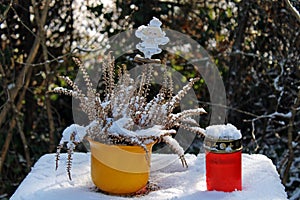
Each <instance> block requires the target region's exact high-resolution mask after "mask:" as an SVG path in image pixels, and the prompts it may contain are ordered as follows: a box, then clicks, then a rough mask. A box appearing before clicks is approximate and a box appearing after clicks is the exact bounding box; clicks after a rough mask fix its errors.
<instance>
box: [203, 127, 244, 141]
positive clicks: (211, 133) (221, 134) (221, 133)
mask: <svg viewBox="0 0 300 200" xmlns="http://www.w3.org/2000/svg"><path fill="white" fill-rule="evenodd" d="M206 135H207V136H208V137H211V138H217V139H226V140H238V139H241V138H242V134H241V132H240V131H239V130H238V129H237V128H236V127H235V126H234V125H232V124H226V125H223V124H222V125H212V126H208V127H207V128H206Z"/></svg>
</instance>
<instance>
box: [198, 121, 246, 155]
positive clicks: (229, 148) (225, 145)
mask: <svg viewBox="0 0 300 200" xmlns="http://www.w3.org/2000/svg"><path fill="white" fill-rule="evenodd" d="M204 148H205V149H206V150H207V151H210V152H214V153H233V152H237V151H240V150H242V148H243V147H242V135H241V132H240V131H239V130H238V129H237V128H236V127H235V126H233V125H232V124H226V125H212V126H209V127H207V128H206V137H205V139H204Z"/></svg>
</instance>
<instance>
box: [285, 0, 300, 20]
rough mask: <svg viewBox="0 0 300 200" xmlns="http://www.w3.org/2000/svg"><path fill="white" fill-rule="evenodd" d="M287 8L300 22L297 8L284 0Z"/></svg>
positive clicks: (287, 0)
mask: <svg viewBox="0 0 300 200" xmlns="http://www.w3.org/2000/svg"><path fill="white" fill-rule="evenodd" d="M285 3H286V4H287V7H288V9H289V10H290V11H291V12H292V14H293V15H294V16H295V17H296V19H297V21H298V22H300V14H299V12H298V10H297V9H296V8H295V7H294V6H293V5H292V4H291V2H290V1H289V0H285Z"/></svg>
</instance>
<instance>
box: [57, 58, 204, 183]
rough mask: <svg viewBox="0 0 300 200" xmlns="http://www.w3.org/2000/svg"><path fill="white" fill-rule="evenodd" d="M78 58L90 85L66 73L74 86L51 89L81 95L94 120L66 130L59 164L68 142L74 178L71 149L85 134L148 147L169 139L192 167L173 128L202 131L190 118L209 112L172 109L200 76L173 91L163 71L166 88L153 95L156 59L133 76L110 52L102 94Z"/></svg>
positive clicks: (60, 146) (86, 81) (110, 141)
mask: <svg viewBox="0 0 300 200" xmlns="http://www.w3.org/2000/svg"><path fill="white" fill-rule="evenodd" d="M74 62H75V63H76V64H77V65H78V66H79V69H80V70H81V71H82V74H83V79H84V82H85V85H86V87H87V90H86V91H83V90H81V89H80V88H79V87H78V86H77V85H76V83H74V82H73V81H71V80H70V79H69V78H68V77H65V76H63V77H61V78H62V79H64V80H65V82H66V83H67V84H68V85H69V86H70V87H71V88H70V89H68V88H62V87H57V88H55V89H54V90H53V91H52V92H55V93H59V94H66V95H70V96H72V97H73V98H75V99H78V100H79V102H80V103H79V107H80V108H81V110H82V111H83V112H84V113H86V115H87V118H88V119H89V124H88V125H87V126H80V125H77V124H73V125H71V126H69V127H68V128H66V129H65V130H64V132H63V136H62V139H61V141H60V143H59V145H58V147H57V156H56V168H57V167H58V161H59V156H60V150H61V149H62V148H63V147H64V145H66V147H67V149H68V161H67V172H68V175H69V178H70V179H71V172H70V171H71V164H72V153H73V151H74V149H75V147H76V145H77V144H78V143H79V142H81V140H82V139H83V138H84V137H88V138H90V139H91V140H94V141H98V142H101V143H106V144H113V145H136V146H140V147H142V148H143V149H144V150H145V151H146V152H147V149H146V145H147V144H149V143H153V142H156V141H164V142H165V143H166V144H167V145H168V146H170V148H171V149H172V150H173V151H174V152H175V153H177V154H178V156H179V158H180V159H181V161H182V164H183V166H187V163H186V161H185V159H184V151H183V149H182V148H181V147H180V145H179V143H178V142H177V141H176V140H175V139H174V138H173V137H172V135H175V134H176V130H175V129H174V128H177V127H181V128H184V129H186V130H188V131H191V132H195V133H197V134H200V135H203V134H204V132H203V130H202V129H201V128H200V127H199V124H198V123H197V122H196V121H195V120H194V119H192V118H191V117H192V116H198V115H201V114H204V113H206V112H205V110H204V109H203V108H197V109H190V110H183V111H181V112H179V113H176V114H175V113H173V111H174V109H175V108H176V106H178V104H179V102H180V101H181V99H182V98H183V97H184V95H185V94H187V92H188V90H190V89H191V88H192V86H193V85H194V83H195V82H196V81H198V80H199V79H198V78H195V79H191V80H190V82H188V83H187V85H186V86H184V87H183V88H182V90H180V91H179V92H178V93H177V94H176V95H173V94H172V93H173V83H172V79H171V77H170V76H169V75H163V77H164V79H165V80H164V82H163V85H162V88H161V89H160V90H159V92H158V93H157V94H156V95H155V96H154V97H153V98H152V99H150V97H149V96H150V95H149V93H150V88H151V82H152V78H153V76H152V73H153V68H152V66H151V64H148V65H147V67H145V69H144V70H143V72H142V74H141V75H140V76H139V77H138V78H136V79H135V80H134V79H132V78H131V77H130V74H129V72H128V71H127V69H126V67H125V66H122V67H120V68H119V69H118V70H115V64H114V58H113V57H111V55H110V54H108V56H107V59H106V60H104V62H103V64H102V74H103V77H102V79H101V81H102V82H103V83H104V85H105V88H104V91H103V93H102V92H101V93H98V91H96V89H94V88H93V84H92V82H91V80H90V77H89V74H88V72H87V70H86V68H85V66H84V65H83V63H82V62H81V61H80V60H79V59H77V58H74ZM165 73H167V72H165ZM116 81H117V84H116ZM107 153H109V152H107Z"/></svg>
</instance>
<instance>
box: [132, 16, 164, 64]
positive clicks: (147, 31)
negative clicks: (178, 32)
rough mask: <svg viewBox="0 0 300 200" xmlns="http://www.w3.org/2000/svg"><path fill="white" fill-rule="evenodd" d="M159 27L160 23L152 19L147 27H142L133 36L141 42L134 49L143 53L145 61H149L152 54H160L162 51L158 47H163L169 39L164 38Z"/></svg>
mask: <svg viewBox="0 0 300 200" xmlns="http://www.w3.org/2000/svg"><path fill="white" fill-rule="evenodd" d="M161 25H162V23H161V21H159V19H157V18H155V17H153V19H152V20H151V21H150V23H149V24H148V26H144V25H142V26H140V27H139V28H138V29H137V30H136V32H135V36H136V37H138V38H140V39H141V40H142V42H140V43H138V44H137V45H136V48H137V49H138V50H140V51H141V52H143V54H144V56H145V58H147V59H151V57H152V56H153V55H154V54H159V53H161V51H162V50H161V49H160V48H159V47H158V45H165V44H167V43H168V42H169V38H168V37H165V35H166V33H165V32H164V31H162V29H161V28H160V26H161Z"/></svg>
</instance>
